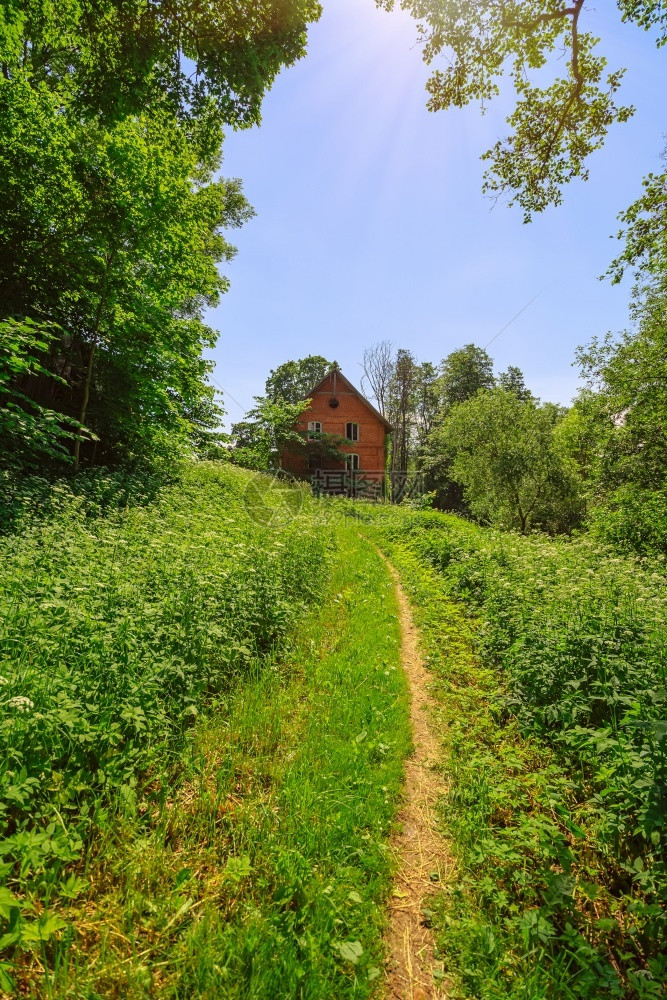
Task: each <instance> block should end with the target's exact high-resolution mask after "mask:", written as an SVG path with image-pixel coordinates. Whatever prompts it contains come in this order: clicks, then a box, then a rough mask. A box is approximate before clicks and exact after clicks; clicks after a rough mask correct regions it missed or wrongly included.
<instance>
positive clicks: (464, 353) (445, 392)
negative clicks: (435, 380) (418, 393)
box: [439, 344, 495, 412]
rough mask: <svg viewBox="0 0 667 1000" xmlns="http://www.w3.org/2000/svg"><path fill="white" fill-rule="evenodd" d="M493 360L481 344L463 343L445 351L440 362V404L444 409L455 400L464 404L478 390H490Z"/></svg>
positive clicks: (453, 403)
mask: <svg viewBox="0 0 667 1000" xmlns="http://www.w3.org/2000/svg"><path fill="white" fill-rule="evenodd" d="M494 384H495V379H494V377H493V361H492V360H491V358H490V357H489V355H488V354H487V353H486V351H485V350H484V349H483V348H482V347H476V346H475V345H474V344H466V345H465V347H461V348H460V349H459V350H457V351H452V353H451V354H448V355H447V357H446V358H445V359H444V361H443V362H442V364H441V365H440V378H439V390H440V399H441V407H442V409H443V410H444V411H445V412H446V411H447V410H448V409H449V408H450V407H452V406H455V405H456V403H464V402H465V401H466V400H467V399H470V398H471V397H472V396H474V395H475V393H476V392H479V390H480V389H492V388H493V386H494Z"/></svg>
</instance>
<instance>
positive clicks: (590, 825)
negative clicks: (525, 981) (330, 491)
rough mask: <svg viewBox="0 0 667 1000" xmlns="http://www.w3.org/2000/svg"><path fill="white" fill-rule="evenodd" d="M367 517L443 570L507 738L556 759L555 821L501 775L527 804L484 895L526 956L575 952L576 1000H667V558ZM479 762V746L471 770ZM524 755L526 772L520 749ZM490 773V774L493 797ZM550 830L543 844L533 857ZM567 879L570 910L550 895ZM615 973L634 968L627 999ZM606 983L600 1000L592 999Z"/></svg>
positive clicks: (506, 822)
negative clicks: (490, 679)
mask: <svg viewBox="0 0 667 1000" xmlns="http://www.w3.org/2000/svg"><path fill="white" fill-rule="evenodd" d="M357 513H361V515H362V516H363V517H365V518H367V519H369V520H371V521H372V522H374V523H375V524H376V525H378V527H379V528H380V531H381V537H384V538H386V539H388V540H390V541H391V542H393V543H396V544H397V545H398V546H399V547H403V549H404V550H406V549H407V550H408V551H409V552H411V553H413V554H414V555H416V556H418V557H419V559H420V560H421V561H422V563H423V565H425V566H428V565H430V566H431V567H433V568H434V569H435V570H436V571H437V574H438V577H439V581H440V582H441V584H442V592H443V594H445V595H446V596H448V597H449V598H454V599H455V600H456V601H457V602H461V603H462V604H463V605H464V606H465V607H466V608H467V609H468V613H471V614H472V615H474V617H475V618H477V620H478V622H479V626H478V628H477V630H476V635H477V649H478V653H479V654H480V658H481V662H482V665H483V666H487V667H488V666H494V667H495V668H496V669H497V672H498V679H499V685H498V690H497V692H496V693H495V694H494V695H493V698H494V702H495V708H494V712H495V719H496V722H495V726H496V727H498V733H500V732H501V730H502V728H503V727H504V728H506V729H507V731H508V732H511V729H512V727H518V732H519V733H520V734H523V737H524V738H526V739H528V740H532V741H534V743H535V746H536V747H537V748H538V749H537V751H536V756H539V753H540V751H539V748H540V747H543V748H544V752H545V753H546V754H548V755H550V756H551V757H552V760H553V764H552V765H551V770H550V773H549V771H547V772H545V778H544V779H543V778H541V777H540V778H539V781H540V782H543V783H544V787H545V789H546V792H545V794H543V795H541V799H542V801H543V807H544V806H545V804H546V806H547V807H548V803H549V801H551V803H552V804H551V806H550V808H546V809H545V811H544V813H543V814H542V815H534V816H533V817H532V818H531V817H529V820H527V821H526V822H524V821H523V820H519V819H517V818H516V817H518V816H520V815H521V811H522V809H523V808H524V805H523V804H522V803H521V796H523V795H526V794H527V795H529V796H530V797H533V798H534V794H535V793H534V792H530V791H529V784H528V783H526V784H525V785H524V786H523V787H522V786H521V785H519V784H517V783H516V782H514V784H513V780H512V770H511V768H510V769H509V770H508V771H507V775H506V776H505V777H498V776H496V779H495V780H496V781H504V782H505V783H506V784H507V787H508V788H509V787H514V789H515V795H516V796H517V798H516V806H515V807H513V806H512V800H511V797H510V796H505V798H506V803H505V805H504V807H503V809H501V810H500V811H498V810H496V809H492V810H491V811H490V812H489V816H488V820H487V821H488V822H489V823H490V824H493V825H494V827H495V828H494V829H490V830H488V831H486V832H484V831H483V826H480V827H479V833H478V834H477V838H478V846H477V848H475V847H474V846H473V847H471V848H470V851H471V852H472V854H474V852H475V850H478V852H479V847H480V846H481V844H482V843H483V842H486V847H485V848H484V852H482V854H479V853H478V858H477V865H478V867H479V864H481V862H482V859H483V857H484V856H487V857H490V856H491V855H494V854H495V861H494V862H493V864H492V865H490V867H489V869H488V870H485V869H484V867H483V866H482V869H481V872H482V874H483V875H484V879H483V880H482V881H484V880H485V881H486V886H487V889H486V890H483V885H482V882H481V881H480V879H477V883H479V885H478V888H479V890H480V893H481V895H482V896H483V895H484V892H486V898H487V899H488V900H490V899H495V900H496V901H497V900H499V899H500V898H501V897H502V898H504V904H503V906H501V907H500V911H501V912H502V918H501V920H504V921H508V922H511V921H514V920H517V919H520V920H524V919H525V921H526V924H525V928H524V930H525V936H526V947H527V948H528V947H531V946H535V947H537V948H538V949H542V950H543V949H547V951H550V953H551V954H552V956H553V955H559V954H560V955H561V965H562V956H567V955H569V956H570V958H569V959H567V961H570V962H571V968H572V971H574V970H575V969H576V968H577V967H578V968H579V972H578V974H577V977H578V978H577V981H578V983H579V985H578V986H576V985H574V984H573V985H572V986H571V989H572V995H573V996H586V997H589V996H620V995H625V996H642V997H648V996H657V995H659V991H660V986H659V985H658V983H662V984H663V985H664V983H665V977H666V976H667V963H665V960H664V954H663V949H662V943H663V942H664V940H665V937H666V935H667V911H666V908H665V901H666V899H667V854H666V850H665V848H666V843H667V831H666V830H665V819H666V817H667V722H665V707H666V702H667V689H666V686H665V678H666V670H667V587H666V586H665V584H666V583H667V579H666V574H665V562H664V557H658V558H653V559H641V558H638V557H623V556H619V555H618V554H616V553H614V551H613V550H610V549H608V548H605V547H603V546H601V545H600V543H599V542H597V541H596V540H595V539H591V538H589V537H580V538H577V539H572V540H568V539H563V538H559V539H549V538H546V537H545V536H542V535H533V536H530V537H521V536H518V535H515V534H509V533H503V532H497V531H490V530H484V529H480V528H477V527H475V526H473V525H471V524H469V523H467V522H465V521H463V520H461V519H459V518H456V517H453V516H451V515H443V514H440V513H438V512H416V511H413V512H410V511H406V510H403V511H400V510H396V509H394V510H391V509H389V510H388V509H375V510H373V509H372V508H370V507H369V506H362V505H357ZM421 599H422V600H423V598H421ZM460 683H461V681H460V680H457V681H456V685H457V686H458V685H460ZM503 752H505V751H503ZM474 754H475V751H474V747H471V746H469V745H466V746H465V757H466V760H467V761H469V760H471V759H472V758H473V757H474ZM480 756H481V757H483V756H484V754H483V753H482V748H480ZM510 756H511V755H510ZM515 756H516V761H517V765H516V766H517V767H519V768H522V767H523V765H521V764H520V760H521V754H520V753H519V751H518V750H517V752H516V754H515ZM489 767H495V765H493V764H492V763H491V764H489V763H487V764H486V765H485V766H481V765H480V764H479V763H478V766H477V767H476V769H475V770H476V774H477V775H478V779H479V783H480V787H481V784H483V783H484V781H483V779H484V776H485V774H486V773H487V772H488V770H489ZM453 768H454V772H456V770H457V768H458V770H459V772H460V771H464V772H465V774H466V777H465V781H464V782H463V783H462V784H461V783H457V780H458V779H456V773H455V775H454V777H455V780H454V784H453V788H452V792H451V796H450V803H451V804H452V806H453V808H454V810H456V809H458V810H459V811H466V812H467V811H469V810H471V809H474V810H477V812H479V811H480V809H481V806H480V804H479V803H478V802H477V798H478V796H479V790H478V791H475V788H474V787H473V785H472V783H471V782H470V781H469V780H468V776H469V772H470V768H469V767H468V766H467V764H466V765H464V764H463V763H461V762H459V763H456V762H455V763H454V765H453ZM501 770H502V769H501ZM517 773H518V772H517ZM535 777H536V780H538V775H537V774H536V776H535ZM493 787H494V789H495V790H494V792H493V795H494V797H495V798H496V799H497V798H498V795H497V791H498V790H497V788H496V787H495V785H494V786H493ZM457 796H459V798H457ZM534 801H535V799H534ZM513 808H514V811H515V816H513ZM559 810H560V812H559ZM481 811H482V812H483V809H482V810H481ZM549 812H551V816H550V815H549ZM531 830H532V833H531ZM539 830H541V831H542V832H541V833H540V838H541V842H540V844H538V846H537V847H536V848H530V851H529V848H528V845H529V843H530V840H531V837H532V834H533V833H535V832H536V831H538V832H539ZM512 831H514V838H513V839H512V838H510V839H508V834H509V833H511V832H512ZM489 844H490V845H491V846H490V847H489ZM510 848H511V849H510ZM485 852H486V853H485ZM531 853H532V854H534V855H535V858H529V854H531ZM540 857H541V858H542V862H540V860H539V859H540ZM503 858H504V859H505V860H504V861H503ZM505 861H506V862H507V864H505ZM540 864H542V867H541V868H540ZM515 869H516V870H515ZM520 869H523V875H522V873H521V870H520ZM542 869H543V870H542ZM526 872H528V874H527V875H526ZM540 873H541V874H540ZM480 878H481V876H480ZM554 879H555V883H556V882H557V883H558V885H556V887H555V890H554V891H556V890H557V896H554V894H553V892H551V890H549V888H548V884H549V882H550V881H553V880H554ZM496 880H497V881H496ZM559 880H560V881H559ZM542 882H544V886H543V887H542V888H543V889H544V893H545V895H544V899H543V900H542V901H540V898H539V892H540V885H541V883H542ZM477 883H476V884H477ZM555 883H554V885H555ZM591 883H593V884H591ZM595 883H597V884H595ZM558 893H559V895H558ZM587 893H588V896H587V895H586V894H587ZM575 897H576V898H577V899H580V900H582V901H583V902H581V903H580V904H578V905H579V909H578V908H577V905H575ZM517 908H518V909H517ZM598 918H599V920H598ZM531 920H532V921H533V923H534V924H535V926H534V927H532V925H530V926H529V924H530V921H531ZM540 920H542V921H543V923H541V924H540V923H539V921H540ZM531 927H532V929H531ZM568 927H569V930H568ZM540 934H541V935H542V938H543V940H542V941H541V943H540V940H538V939H539V938H540ZM568 935H569V937H568ZM582 935H583V936H582ZM575 939H576V940H575ZM592 942H594V943H595V945H596V947H592ZM587 949H588V951H587ZM607 956H611V957H612V962H611V964H610V963H609V962H608V960H607ZM596 963H597V964H596ZM614 969H617V970H619V969H622V970H623V979H624V982H625V987H626V988H627V990H628V992H624V991H623V987H622V986H621V984H620V983H619V982H618V980H617V979H616V972H614ZM596 970H597V971H596ZM603 971H604V976H603ZM591 976H593V980H594V981H595V982H597V986H596V989H597V990H598V992H591V989H592V987H591V986H590V982H591ZM596 977H597V978H596ZM601 977H602V978H604V980H605V981H604V983H603V982H602V978H601ZM614 983H615V984H616V985H614ZM587 984H588V985H587ZM629 984H631V985H629ZM619 991H620V992H619ZM474 995H478V994H477V993H475V994H474ZM480 995H481V994H480ZM494 995H495V994H494ZM540 995H541V994H540ZM559 995H560V994H559Z"/></svg>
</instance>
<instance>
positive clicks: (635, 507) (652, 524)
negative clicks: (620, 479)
mask: <svg viewBox="0 0 667 1000" xmlns="http://www.w3.org/2000/svg"><path fill="white" fill-rule="evenodd" d="M589 522H590V527H591V531H592V533H593V534H594V535H595V536H596V537H597V538H599V539H600V540H601V541H603V542H608V543H609V544H610V545H613V546H614V548H616V549H619V550H620V551H622V552H643V553H663V554H667V490H664V489H663V490H647V489H642V488H641V487H640V486H636V485H634V484H629V485H626V486H621V487H619V489H617V490H615V491H614V492H613V493H611V494H610V496H608V497H607V498H606V499H605V502H604V504H601V505H600V506H597V507H594V508H593V510H592V511H591V513H590V515H589Z"/></svg>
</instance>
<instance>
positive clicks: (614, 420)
mask: <svg viewBox="0 0 667 1000" xmlns="http://www.w3.org/2000/svg"><path fill="white" fill-rule="evenodd" d="M666 312H667V281H664V280H663V281H662V282H658V283H652V284H650V285H648V286H645V287H643V288H641V289H639V290H638V291H637V293H636V299H635V304H634V317H635V323H636V327H635V329H634V330H633V331H626V332H625V333H623V334H622V335H621V336H620V337H619V338H614V337H612V336H611V335H607V337H605V338H604V339H602V340H599V339H594V340H593V341H592V343H591V344H590V345H589V346H588V347H587V348H582V349H580V350H579V351H578V352H577V360H578V362H579V365H580V367H581V370H582V374H583V376H584V378H585V379H586V382H587V383H588V386H589V391H591V392H593V393H595V398H596V400H597V404H598V428H599V441H598V447H597V452H598V458H597V462H596V463H595V466H594V468H593V470H592V476H593V478H594V480H595V486H596V490H597V493H598V495H599V496H603V495H605V494H606V493H608V492H609V491H611V490H613V489H615V488H617V487H620V486H625V485H629V484H633V485H635V486H637V487H639V488H641V489H645V490H648V491H652V490H664V489H665V487H666V486H667V418H666V415H667V325H666V324H665V314H666Z"/></svg>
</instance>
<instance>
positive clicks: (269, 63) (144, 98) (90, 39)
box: [0, 0, 320, 126]
mask: <svg viewBox="0 0 667 1000" xmlns="http://www.w3.org/2000/svg"><path fill="white" fill-rule="evenodd" d="M319 15H320V6H319V4H318V3H317V2H316V0H252V3H249V2H245V3H240V4H239V3H232V2H231V0H215V2H214V0H197V2H195V3H184V2H182V0H171V2H168V3H154V2H152V0H61V2H59V3H57V4H51V3H44V2H42V0H26V2H23V3H13V2H4V3H2V4H1V5H0V59H1V60H2V75H3V78H4V79H6V80H13V79H17V78H19V77H20V78H23V79H25V80H27V81H28V82H30V84H31V85H32V86H34V87H37V88H40V87H42V86H43V87H46V88H49V89H51V90H53V91H56V92H58V93H59V94H60V96H61V98H62V99H63V100H64V101H65V102H66V103H67V104H68V105H70V104H72V105H73V106H74V107H75V108H76V109H77V111H79V112H80V113H83V114H86V115H90V116H92V117H93V118H94V117H96V116H97V115H99V114H102V115H104V116H105V117H107V118H109V117H110V118H112V119H117V118H119V117H124V116H126V115H134V114H138V113H145V112H146V110H147V109H148V108H149V107H154V106H161V107H162V108H163V110H164V109H165V107H166V108H168V109H170V110H171V111H173V112H175V113H176V114H178V115H179V116H180V117H181V118H188V119H190V120H199V121H202V120H206V119H210V118H211V115H212V113H214V116H215V117H216V118H217V120H218V121H221V122H224V123H227V124H232V125H235V126H246V125H251V124H254V123H256V122H258V121H259V118H260V108H261V101H262V97H263V95H264V93H265V91H266V89H267V88H268V87H270V86H271V84H272V82H273V81H274V79H275V77H276V75H277V74H278V73H279V71H280V70H281V69H282V68H283V66H289V65H291V64H292V63H293V62H295V60H297V59H298V58H300V57H301V56H302V55H303V54H304V52H305V43H306V27H307V25H308V23H309V22H312V21H315V20H317V18H318V17H319Z"/></svg>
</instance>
